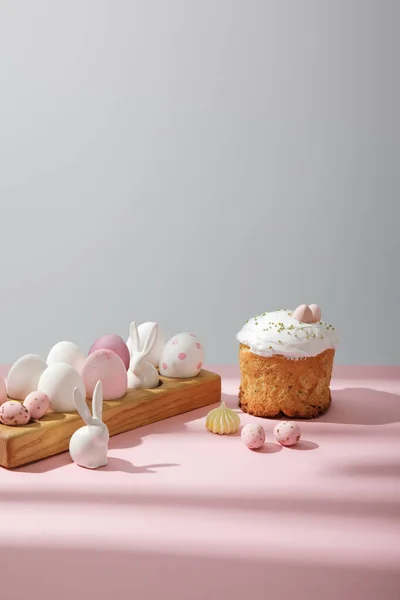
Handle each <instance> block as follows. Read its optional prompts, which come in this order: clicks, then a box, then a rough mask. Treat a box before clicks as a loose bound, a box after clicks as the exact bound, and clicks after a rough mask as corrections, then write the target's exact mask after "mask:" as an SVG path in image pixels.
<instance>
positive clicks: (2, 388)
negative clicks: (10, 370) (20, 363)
mask: <svg viewBox="0 0 400 600" xmlns="http://www.w3.org/2000/svg"><path fill="white" fill-rule="evenodd" d="M4 402H7V387H6V382H5V380H4V379H3V377H0V406H1V405H2V404H4Z"/></svg>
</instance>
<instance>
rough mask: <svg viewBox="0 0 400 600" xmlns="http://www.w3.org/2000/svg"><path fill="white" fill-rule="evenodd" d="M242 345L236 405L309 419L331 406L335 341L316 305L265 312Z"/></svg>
mask: <svg viewBox="0 0 400 600" xmlns="http://www.w3.org/2000/svg"><path fill="white" fill-rule="evenodd" d="M237 340H238V342H239V343H240V348H239V362H240V371H241V383H240V390H239V406H240V407H241V409H242V410H243V411H244V412H247V413H249V414H251V415H255V416H258V417H277V416H279V415H281V414H284V415H287V416H288V417H291V418H304V419H310V418H314V417H318V416H319V415H321V414H322V413H324V412H325V411H326V410H327V409H328V407H329V405H330V402H331V394H330V388H329V386H330V380H331V374H332V367H333V361H334V356H335V349H336V346H337V343H338V337H337V334H336V331H335V328H334V327H333V326H332V325H329V324H328V323H326V322H325V321H323V320H321V310H320V308H319V307H318V306H317V305H310V306H307V305H301V306H299V307H298V308H297V309H296V310H295V311H291V310H277V311H271V312H265V313H263V314H261V315H259V316H256V317H253V318H252V319H249V320H248V321H247V322H246V323H245V325H244V326H243V328H242V329H241V331H240V332H239V333H238V334H237Z"/></svg>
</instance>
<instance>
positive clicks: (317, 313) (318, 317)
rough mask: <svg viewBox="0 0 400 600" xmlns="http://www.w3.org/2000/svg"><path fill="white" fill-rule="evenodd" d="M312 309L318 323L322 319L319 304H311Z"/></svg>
mask: <svg viewBox="0 0 400 600" xmlns="http://www.w3.org/2000/svg"><path fill="white" fill-rule="evenodd" d="M310 310H311V312H312V314H313V316H314V322H315V323H317V322H318V321H320V320H321V317H322V312H321V309H320V307H319V306H318V304H310Z"/></svg>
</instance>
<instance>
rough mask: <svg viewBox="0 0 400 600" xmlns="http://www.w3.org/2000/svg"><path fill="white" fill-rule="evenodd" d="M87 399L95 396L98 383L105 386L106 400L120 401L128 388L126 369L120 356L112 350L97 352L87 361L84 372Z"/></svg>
mask: <svg viewBox="0 0 400 600" xmlns="http://www.w3.org/2000/svg"><path fill="white" fill-rule="evenodd" d="M82 377H83V382H84V384H85V388H86V393H87V397H88V398H91V397H92V396H93V392H94V388H95V387H96V383H97V382H98V381H99V380H100V381H101V382H102V384H103V398H104V400H118V398H122V396H125V394H126V391H127V388H128V375H127V372H126V368H125V365H124V363H123V362H122V360H121V359H120V357H119V356H118V354H115V352H113V351H112V350H96V351H95V352H93V354H90V356H88V358H87V359H86V362H85V366H84V367H83V370H82Z"/></svg>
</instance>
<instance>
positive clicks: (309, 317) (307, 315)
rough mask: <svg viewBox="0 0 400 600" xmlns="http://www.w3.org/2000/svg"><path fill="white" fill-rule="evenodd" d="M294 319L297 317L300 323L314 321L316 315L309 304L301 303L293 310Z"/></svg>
mask: <svg viewBox="0 0 400 600" xmlns="http://www.w3.org/2000/svg"><path fill="white" fill-rule="evenodd" d="M292 317H293V319H297V320H298V321H300V323H314V315H313V314H312V311H311V309H310V307H309V306H307V304H301V305H300V306H298V307H297V308H296V310H294V311H293V315H292Z"/></svg>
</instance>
